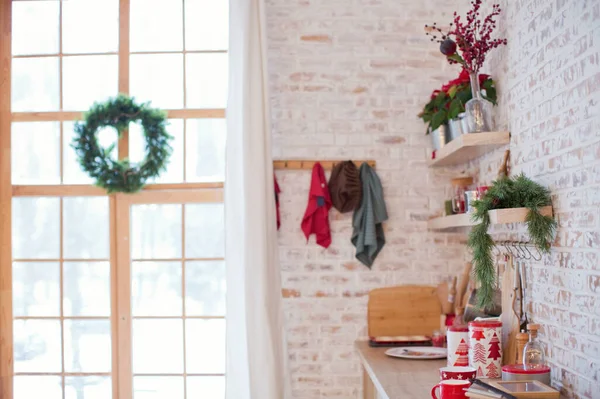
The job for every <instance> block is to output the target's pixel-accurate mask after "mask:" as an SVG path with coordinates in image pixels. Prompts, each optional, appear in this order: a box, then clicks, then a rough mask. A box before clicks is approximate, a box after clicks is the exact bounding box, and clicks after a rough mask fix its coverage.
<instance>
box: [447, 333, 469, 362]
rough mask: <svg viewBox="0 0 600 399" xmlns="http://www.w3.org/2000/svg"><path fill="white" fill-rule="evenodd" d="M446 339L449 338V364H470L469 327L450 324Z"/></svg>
mask: <svg viewBox="0 0 600 399" xmlns="http://www.w3.org/2000/svg"><path fill="white" fill-rule="evenodd" d="M446 339H447V340H448V366H468V365H469V329H468V328H467V327H464V326H450V327H448V332H447V333H446Z"/></svg>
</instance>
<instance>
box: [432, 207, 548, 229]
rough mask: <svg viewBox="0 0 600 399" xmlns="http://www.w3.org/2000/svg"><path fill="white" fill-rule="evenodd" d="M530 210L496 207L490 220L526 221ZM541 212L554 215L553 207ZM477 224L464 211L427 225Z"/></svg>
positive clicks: (448, 226) (544, 208)
mask: <svg viewBox="0 0 600 399" xmlns="http://www.w3.org/2000/svg"><path fill="white" fill-rule="evenodd" d="M528 211H529V209H527V208H508V209H495V210H493V211H490V212H489V213H490V221H491V222H492V224H504V223H520V222H524V221H525V218H526V217H527V212H528ZM540 213H541V214H542V215H544V216H552V215H553V211H552V207H551V206H545V207H543V208H542V209H541V210H540ZM475 224H477V223H474V222H473V221H472V220H471V215H470V214H466V213H462V214H460V215H451V216H442V217H439V218H435V219H431V220H430V221H429V222H427V227H428V228H429V229H430V230H444V229H452V228H455V227H468V226H474V225H475Z"/></svg>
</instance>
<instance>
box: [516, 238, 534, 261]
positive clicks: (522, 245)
mask: <svg viewBox="0 0 600 399" xmlns="http://www.w3.org/2000/svg"><path fill="white" fill-rule="evenodd" d="M527 244H528V243H527V242H524V241H523V242H520V243H519V246H520V247H521V248H522V249H523V253H525V252H526V251H527V254H529V256H527V254H525V259H527V260H529V259H531V257H532V256H533V255H531V252H530V251H529V248H527Z"/></svg>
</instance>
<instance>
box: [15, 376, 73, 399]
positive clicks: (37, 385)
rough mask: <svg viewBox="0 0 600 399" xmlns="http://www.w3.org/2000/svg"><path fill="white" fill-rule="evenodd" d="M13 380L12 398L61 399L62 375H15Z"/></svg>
mask: <svg viewBox="0 0 600 399" xmlns="http://www.w3.org/2000/svg"><path fill="white" fill-rule="evenodd" d="M13 381H14V399H32V398H44V399H62V397H63V396H62V377H54V376H52V377H46V376H29V375H17V376H15V377H14V378H13Z"/></svg>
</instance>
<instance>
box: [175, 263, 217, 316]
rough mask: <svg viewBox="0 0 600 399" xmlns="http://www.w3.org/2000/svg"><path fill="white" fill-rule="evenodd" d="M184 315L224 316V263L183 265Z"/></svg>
mask: <svg viewBox="0 0 600 399" xmlns="http://www.w3.org/2000/svg"><path fill="white" fill-rule="evenodd" d="M185 313H186V315H188V316H225V262H224V261H204V262H198V261H189V262H186V263H185Z"/></svg>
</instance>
